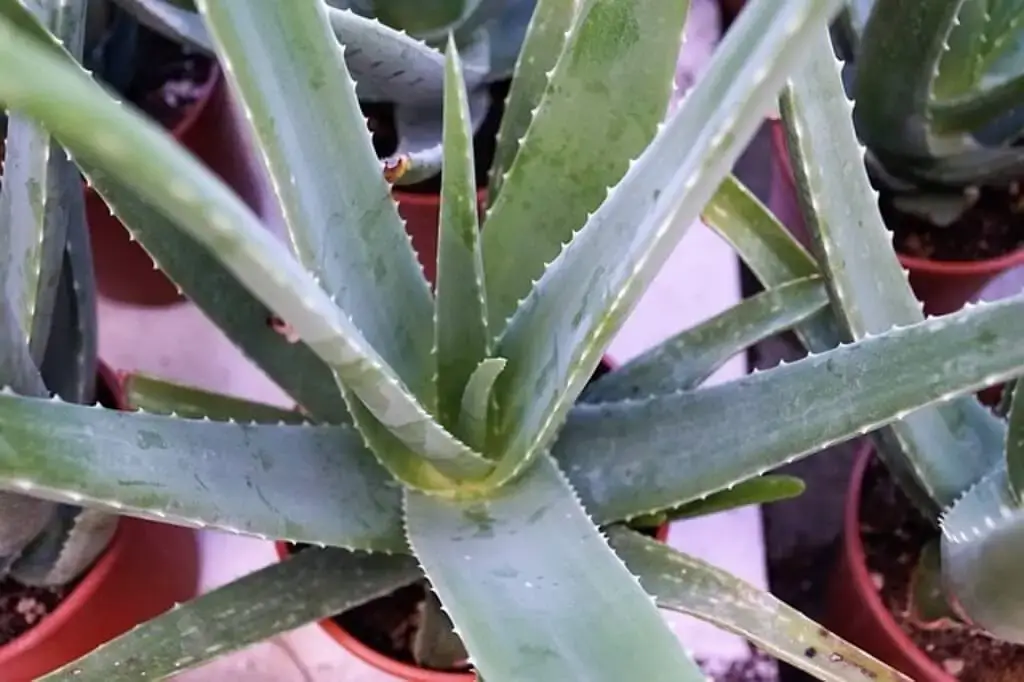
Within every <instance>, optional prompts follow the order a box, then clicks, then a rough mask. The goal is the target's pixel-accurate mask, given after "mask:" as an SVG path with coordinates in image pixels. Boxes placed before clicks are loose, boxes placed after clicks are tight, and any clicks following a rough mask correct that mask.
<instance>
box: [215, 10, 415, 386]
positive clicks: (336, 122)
mask: <svg viewBox="0 0 1024 682" xmlns="http://www.w3.org/2000/svg"><path fill="white" fill-rule="evenodd" d="M199 7H200V10H201V11H202V13H203V16H204V18H205V19H206V22H207V23H208V25H209V27H210V30H211V32H212V33H213V37H214V40H215V42H216V44H217V47H218V55H219V57H220V59H221V61H222V62H223V63H224V64H225V72H226V74H227V76H228V78H229V80H230V81H231V84H232V86H233V89H234V90H235V92H236V93H237V94H238V98H239V100H240V102H241V105H242V106H243V107H244V108H245V110H246V111H247V113H248V118H249V120H250V121H251V122H252V128H253V131H254V133H255V135H256V138H257V140H258V142H259V147H260V149H261V150H262V153H263V159H264V162H265V165H266V167H267V169H268V171H269V173H270V177H271V179H272V182H273V185H274V191H275V193H276V195H277V197H278V199H279V200H280V203H281V209H282V212H283V214H284V219H285V222H286V224H287V227H288V232H289V235H290V237H291V242H292V245H293V247H294V249H295V251H296V254H297V255H298V257H299V260H300V261H301V262H302V263H303V265H305V266H306V269H307V270H309V271H310V272H311V273H313V274H314V276H315V277H316V278H317V279H318V280H319V282H320V285H321V286H322V287H323V289H324V290H325V291H326V292H327V293H328V294H329V295H330V296H331V298H332V299H334V300H335V301H336V302H337V304H338V306H339V307H340V308H341V309H342V310H343V311H344V312H345V314H346V315H347V316H348V317H349V319H350V320H351V322H352V324H353V325H354V326H355V327H356V328H358V329H359V330H360V331H361V333H362V335H363V337H364V338H365V339H366V341H367V342H368V343H369V344H370V345H371V346H372V347H373V348H374V349H375V350H376V351H377V352H379V353H380V355H381V357H382V359H383V360H384V361H385V362H386V363H387V364H388V365H390V366H391V367H392V368H394V370H395V372H396V373H397V374H398V376H399V377H400V378H401V379H402V381H404V382H405V383H406V385H407V386H408V387H409V389H410V390H411V391H412V392H413V394H415V395H416V396H417V397H419V399H420V400H423V401H425V402H427V403H428V404H429V403H430V402H431V401H432V399H433V391H432V389H433V385H432V379H433V371H432V369H431V367H430V364H431V363H430V344H429V337H428V336H427V330H429V329H430V328H431V327H430V325H431V321H432V313H433V310H432V302H431V298H430V290H429V288H428V286H427V282H426V280H425V279H424V278H423V274H422V271H421V270H420V266H419V264H418V262H417V261H416V255H415V253H414V252H413V250H412V246H411V244H410V242H409V238H408V237H407V236H406V234H405V230H404V228H403V225H402V219H401V218H400V217H399V215H398V210H397V208H396V206H395V202H394V201H393V200H392V199H391V195H390V192H389V189H388V184H387V182H386V181H385V180H384V177H383V175H381V174H380V173H379V172H378V170H377V169H378V168H379V162H378V161H377V156H376V154H375V153H374V150H373V144H372V142H371V140H370V134H369V131H368V130H367V129H366V125H365V119H364V116H363V114H362V112H361V111H360V109H359V102H358V101H357V100H356V96H355V92H354V88H353V84H352V80H351V77H350V76H349V75H348V71H347V69H346V67H345V62H344V59H342V54H343V51H342V50H340V49H338V46H337V45H336V44H335V41H334V40H333V38H332V36H331V32H330V26H329V24H328V20H327V13H326V9H325V7H324V6H323V3H322V2H320V1H319V0H295V1H294V2H290V3H288V4H287V5H284V4H280V3H239V2H233V1H231V0H200V2H199ZM300 48H301V49H300ZM284 121H287V122H288V123H287V125H284V123H283V122H284ZM326 168H330V169H333V172H331V173H325V172H324V169H326ZM344 374H345V372H342V376H343V377H344ZM357 392H358V391H357Z"/></svg>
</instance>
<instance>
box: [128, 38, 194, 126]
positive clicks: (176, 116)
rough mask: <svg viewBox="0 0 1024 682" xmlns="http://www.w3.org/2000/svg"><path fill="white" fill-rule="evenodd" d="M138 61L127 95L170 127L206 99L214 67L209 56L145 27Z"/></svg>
mask: <svg viewBox="0 0 1024 682" xmlns="http://www.w3.org/2000/svg"><path fill="white" fill-rule="evenodd" d="M136 62H137V64H138V70H137V71H136V72H135V74H134V76H133V77H132V81H131V85H130V86H129V87H128V90H127V92H125V93H124V94H125V97H127V99H128V101H130V102H131V103H132V104H134V105H135V106H136V107H138V108H140V109H142V111H144V112H146V114H148V115H149V116H150V117H152V118H153V119H154V120H155V121H156V122H158V123H160V124H161V125H162V126H163V127H164V128H167V129H168V130H173V129H174V128H175V127H176V126H177V125H178V124H179V123H181V121H182V119H184V118H185V116H186V114H188V111H189V108H190V107H191V106H193V105H194V104H196V103H197V102H199V100H200V99H202V96H203V94H204V87H205V84H206V82H207V81H208V80H209V78H210V74H211V71H212V70H213V68H214V62H213V60H212V59H210V58H209V57H206V56H204V55H201V54H195V53H191V52H189V51H187V50H186V49H185V48H184V47H182V46H181V45H179V44H178V43H175V42H173V41H170V40H167V39H166V38H164V37H162V36H160V35H157V34H156V33H153V32H152V31H149V30H145V29H143V30H140V32H139V43H138V54H137V56H136Z"/></svg>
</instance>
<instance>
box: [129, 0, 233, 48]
mask: <svg viewBox="0 0 1024 682" xmlns="http://www.w3.org/2000/svg"><path fill="white" fill-rule="evenodd" d="M114 2H116V3H117V4H118V5H120V6H121V7H122V8H123V9H124V10H125V11H126V12H128V13H130V14H131V15H132V16H133V17H134V18H135V19H136V20H137V21H138V22H139V23H140V24H142V25H143V26H145V27H147V28H149V29H150V30H152V31H155V32H156V33H159V34H160V35H162V36H164V37H165V38H169V39H171V40H174V41H177V42H180V43H184V44H186V45H189V46H191V47H194V48H196V49H199V50H202V51H203V52H206V53H208V54H212V53H213V52H214V47H213V41H212V40H211V39H210V33H209V31H207V30H206V24H205V23H204V22H203V18H202V17H201V16H199V14H198V13H196V12H195V11H194V9H185V8H182V7H178V6H177V4H175V3H173V2H167V1H166V0H114Z"/></svg>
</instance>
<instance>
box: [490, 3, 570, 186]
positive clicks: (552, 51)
mask: <svg viewBox="0 0 1024 682" xmlns="http://www.w3.org/2000/svg"><path fill="white" fill-rule="evenodd" d="M492 4H493V3H492ZM576 7H577V3H576V2H564V1H563V0H537V7H536V9H535V10H534V13H533V16H532V18H531V19H530V23H529V26H528V27H527V30H526V37H525V39H524V40H523V46H522V51H521V52H520V54H519V60H518V62H517V63H516V69H515V74H514V76H513V78H512V85H511V87H510V88H509V93H508V98H507V99H506V101H505V111H504V113H502V116H501V126H500V127H499V128H498V135H497V138H496V147H495V150H494V160H493V161H492V163H491V169H490V178H489V182H488V185H487V189H488V192H489V194H488V204H489V205H491V206H493V205H494V201H495V199H497V197H498V195H499V194H500V193H501V185H502V183H503V182H504V181H505V174H506V173H507V172H508V169H509V168H510V167H511V166H512V162H513V159H515V156H516V153H517V152H518V151H519V143H520V141H521V140H522V139H523V137H524V136H525V135H526V131H527V130H528V129H529V127H530V124H531V123H532V122H533V118H534V115H535V111H536V110H537V107H538V105H539V104H540V101H541V98H542V97H543V96H544V92H545V91H546V90H547V87H548V82H549V79H550V77H551V76H550V73H551V71H552V70H553V69H554V66H555V63H556V62H557V61H558V57H559V55H561V54H562V49H563V48H564V47H565V39H566V36H567V35H569V29H570V27H571V26H572V20H573V16H574V15H575V13H576Z"/></svg>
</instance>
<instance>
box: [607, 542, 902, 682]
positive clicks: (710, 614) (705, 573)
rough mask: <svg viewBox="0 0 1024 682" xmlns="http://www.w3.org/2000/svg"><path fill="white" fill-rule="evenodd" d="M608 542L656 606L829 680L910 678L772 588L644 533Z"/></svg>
mask: <svg viewBox="0 0 1024 682" xmlns="http://www.w3.org/2000/svg"><path fill="white" fill-rule="evenodd" d="M609 541H610V543H611V545H612V548H613V549H615V551H616V553H618V555H619V557H620V558H621V559H622V560H623V561H624V562H625V563H626V566H627V567H628V568H629V570H630V571H632V572H633V573H635V574H636V575H637V577H638V578H640V584H641V585H643V587H644V589H645V590H647V592H648V593H650V594H651V595H652V596H653V597H654V598H655V599H656V600H657V602H658V606H661V607H662V608H666V609H672V610H673V611H678V612H680V613H685V614H687V615H690V616H695V617H697V618H700V619H701V620H705V621H707V622H709V623H711V624H712V625H716V626H718V627H720V628H722V629H724V630H728V631H729V632H732V633H735V634H737V635H740V636H741V637H744V638H746V639H748V640H750V642H752V643H753V644H755V645H756V646H757V647H758V648H760V649H762V650H764V651H766V652H768V653H770V654H772V655H774V656H777V657H778V658H780V659H782V660H783V661H785V662H786V663H789V664H790V665H792V666H795V667H796V668H798V669H800V670H803V671H805V672H807V673H810V674H811V675H814V676H815V677H816V678H817V679H819V680H828V681H829V682H861V680H866V679H870V680H877V681H878V682H882V681H883V680H884V681H886V682H894V681H896V680H900V681H903V682H910V678H909V677H906V676H905V675H903V674H902V673H900V672H897V671H896V670H894V669H893V668H890V667H889V666H887V665H885V664H884V663H882V662H881V661H879V660H877V659H875V658H872V657H871V656H869V655H868V654H866V653H864V652H863V651H861V650H860V649H858V648H856V647H855V646H853V645H852V644H849V643H848V642H845V641H843V640H842V639H840V638H839V637H836V636H835V635H833V634H832V633H830V632H828V631H827V630H825V629H824V628H822V627H821V626H820V625H818V624H817V623H815V622H814V621H812V620H811V619H809V618H807V617H806V616H804V615H803V614H801V613H800V612H799V611H797V610H796V609H794V608H791V607H789V606H787V605H786V604H784V603H783V602H781V601H779V600H778V599H776V598H775V597H773V596H771V595H770V594H768V593H766V592H762V591H761V590H758V589H756V588H754V587H753V586H751V585H749V584H747V583H745V582H743V581H741V580H739V579H737V578H735V577H733V576H731V575H729V574H728V573H726V572H725V571H722V570H720V569H717V568H715V567H714V566H711V565H710V564H707V563H705V562H703V561H700V560H699V559H696V558H694V557H691V556H687V555H685V554H682V553H680V552H677V551H676V550H674V549H672V548H671V547H668V546H666V545H665V544H663V543H660V542H655V541H654V540H651V539H649V538H645V537H643V536H642V535H640V534H639V533H636V532H633V531H630V530H626V529H622V528H615V529H612V530H611V531H610V532H609Z"/></svg>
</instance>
